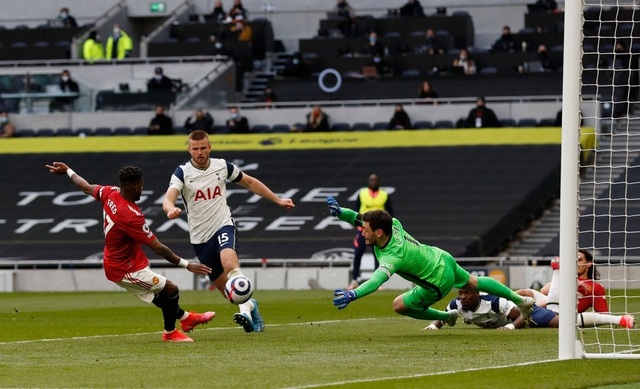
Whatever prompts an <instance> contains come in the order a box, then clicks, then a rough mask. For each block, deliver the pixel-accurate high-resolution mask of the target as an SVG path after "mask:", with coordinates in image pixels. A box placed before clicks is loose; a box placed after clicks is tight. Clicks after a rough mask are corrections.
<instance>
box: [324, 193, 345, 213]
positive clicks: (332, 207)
mask: <svg viewBox="0 0 640 389" xmlns="http://www.w3.org/2000/svg"><path fill="white" fill-rule="evenodd" d="M327 205H328V206H329V212H330V213H331V216H339V215H340V214H341V213H342V209H340V205H338V201H337V200H336V199H335V198H334V197H333V196H327Z"/></svg>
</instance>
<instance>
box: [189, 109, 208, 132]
mask: <svg viewBox="0 0 640 389" xmlns="http://www.w3.org/2000/svg"><path fill="white" fill-rule="evenodd" d="M184 128H186V129H187V130H189V132H193V131H195V130H202V131H205V132H206V133H207V134H211V130H213V118H212V117H211V115H210V114H209V112H206V111H205V110H203V109H196V110H195V111H194V112H193V115H191V116H189V117H188V118H187V120H185V122H184Z"/></svg>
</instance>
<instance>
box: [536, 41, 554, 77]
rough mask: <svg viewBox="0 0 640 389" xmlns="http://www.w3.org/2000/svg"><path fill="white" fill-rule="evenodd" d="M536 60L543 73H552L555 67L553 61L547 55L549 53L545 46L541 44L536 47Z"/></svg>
mask: <svg viewBox="0 0 640 389" xmlns="http://www.w3.org/2000/svg"><path fill="white" fill-rule="evenodd" d="M537 57H538V60H539V61H540V64H541V65H542V68H543V69H544V70H545V71H548V72H552V71H554V70H555V68H556V67H555V65H554V63H553V61H552V60H551V56H550V55H549V51H548V50H547V46H545V45H543V44H541V45H538V54H537Z"/></svg>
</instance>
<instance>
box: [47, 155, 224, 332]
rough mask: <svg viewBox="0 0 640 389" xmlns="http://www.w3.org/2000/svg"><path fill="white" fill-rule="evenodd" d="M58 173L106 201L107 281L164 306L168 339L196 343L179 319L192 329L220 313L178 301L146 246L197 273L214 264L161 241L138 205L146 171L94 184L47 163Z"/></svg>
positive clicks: (132, 170)
mask: <svg viewBox="0 0 640 389" xmlns="http://www.w3.org/2000/svg"><path fill="white" fill-rule="evenodd" d="M46 167H47V168H48V169H49V171H50V172H51V173H53V174H59V175H62V174H66V175H68V176H69V177H70V178H71V181H73V183H74V184H76V185H77V186H78V187H79V188H80V189H81V190H82V191H83V192H84V193H86V194H88V195H91V196H93V198H95V199H96V200H97V201H100V202H101V203H102V208H103V216H104V236H105V238H104V239H105V246H104V261H103V266H104V272H105V275H106V277H107V279H108V280H109V281H111V282H114V283H115V284H117V285H118V286H120V287H122V288H124V289H126V290H127V291H129V292H131V293H133V294H134V295H135V296H136V297H138V298H139V299H140V300H142V301H144V302H146V303H153V304H154V305H155V306H157V307H158V308H160V309H161V310H162V316H163V319H164V333H163V334H162V340H163V341H165V342H193V339H191V338H190V337H188V336H187V335H185V334H184V333H182V332H180V331H179V330H177V329H176V319H178V320H180V327H181V328H182V330H183V331H185V332H189V331H191V330H192V329H193V328H194V327H195V326H197V325H199V324H204V323H208V322H209V321H211V319H213V317H214V316H215V312H205V313H202V314H200V313H195V312H185V311H184V310H183V309H182V308H180V305H179V304H178V300H179V298H180V294H179V293H180V291H179V289H178V286H177V285H176V284H174V283H173V282H171V281H170V280H168V279H166V277H164V276H162V275H160V274H158V273H155V272H154V271H152V270H151V269H150V268H149V259H148V258H147V256H146V255H145V254H144V251H143V250H142V247H141V246H140V245H141V244H145V245H147V246H149V247H150V248H151V250H153V252H154V253H156V254H158V255H160V256H162V257H163V258H165V259H166V260H167V261H169V262H171V263H173V264H175V265H178V266H181V267H184V268H186V269H187V270H188V271H190V272H192V273H195V274H202V275H205V274H209V273H211V268H209V267H208V266H205V265H203V264H201V263H198V262H189V261H187V260H185V259H182V258H180V257H179V256H178V255H176V254H175V253H174V252H173V251H171V249H169V248H168V247H167V246H165V245H164V244H162V243H160V241H159V240H158V238H156V236H155V235H154V234H153V232H152V231H151V230H150V229H149V227H148V226H147V224H146V221H145V218H144V215H143V214H142V211H141V210H140V208H139V207H138V206H137V205H136V201H137V200H139V199H140V195H141V194H142V187H143V185H144V179H143V173H142V170H141V169H140V168H138V167H135V166H125V167H123V168H122V169H120V171H119V173H118V177H119V180H120V186H119V187H117V186H103V185H96V184H89V183H88V182H87V181H86V180H85V179H84V178H82V177H81V176H80V175H78V174H77V173H76V172H74V171H73V170H72V169H70V168H69V167H68V166H67V165H66V164H65V163H63V162H53V163H52V164H51V165H46Z"/></svg>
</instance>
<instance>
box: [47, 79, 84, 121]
mask: <svg viewBox="0 0 640 389" xmlns="http://www.w3.org/2000/svg"><path fill="white" fill-rule="evenodd" d="M58 86H60V90H61V91H62V92H64V93H69V94H76V93H79V92H80V87H79V86H78V83H77V82H75V81H74V80H73V79H72V78H71V74H70V73H69V71H68V70H66V69H65V70H63V71H62V73H61V74H60V82H59V83H58ZM77 98H78V96H77V95H76V96H69V97H56V98H55V99H53V100H51V102H50V103H49V112H54V111H63V112H68V111H73V102H74V101H75V100H76V99H77Z"/></svg>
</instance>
